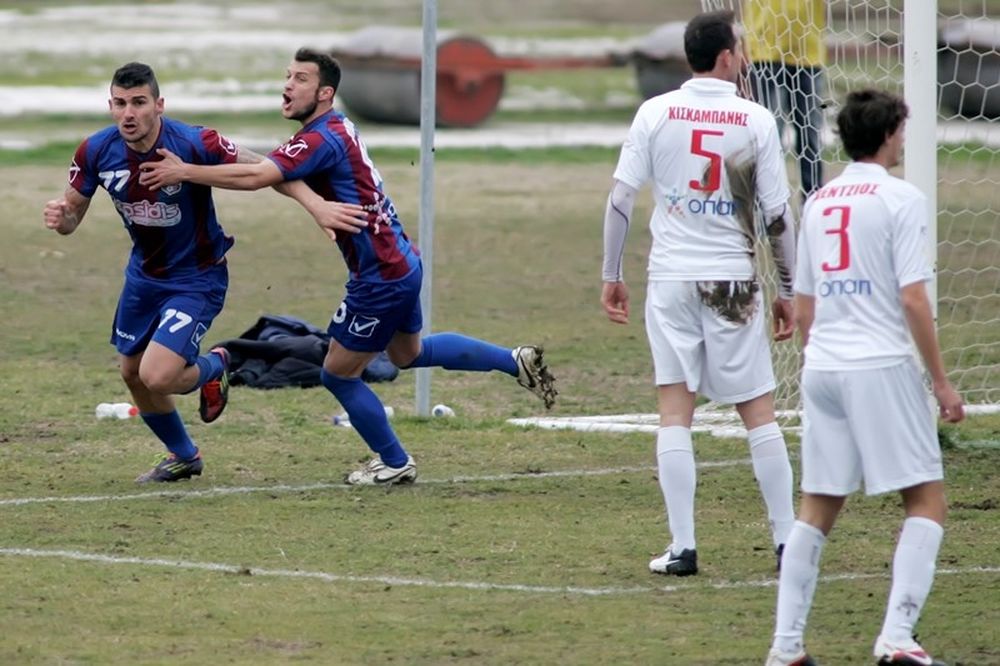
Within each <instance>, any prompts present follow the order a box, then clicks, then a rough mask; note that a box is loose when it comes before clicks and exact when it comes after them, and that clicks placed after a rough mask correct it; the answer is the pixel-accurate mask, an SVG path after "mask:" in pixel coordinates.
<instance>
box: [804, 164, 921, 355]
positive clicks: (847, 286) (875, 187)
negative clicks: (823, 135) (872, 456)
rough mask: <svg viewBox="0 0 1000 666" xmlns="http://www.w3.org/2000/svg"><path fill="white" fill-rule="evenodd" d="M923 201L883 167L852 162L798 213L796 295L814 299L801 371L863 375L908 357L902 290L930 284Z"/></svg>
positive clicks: (908, 186) (907, 184)
mask: <svg viewBox="0 0 1000 666" xmlns="http://www.w3.org/2000/svg"><path fill="white" fill-rule="evenodd" d="M926 204H927V200H926V198H925V197H924V195H923V194H922V193H921V192H920V190H918V189H917V188H916V187H914V186H913V185H911V184H909V183H907V182H906V181H904V180H900V179H899V178H895V177H894V176H891V175H890V174H889V172H888V171H886V170H885V169H884V168H883V167H882V166H880V165H878V164H873V163H860V162H854V163H852V164H850V165H849V166H848V167H847V168H846V169H844V172H843V173H842V174H841V175H840V176H839V177H838V178H836V179H834V180H832V181H831V182H829V183H828V184H827V185H826V186H824V187H822V188H820V189H819V190H817V191H816V192H814V193H813V195H812V196H811V197H809V200H808V201H807V202H806V205H805V209H804V211H803V214H802V223H801V231H800V234H799V244H798V266H797V270H796V275H795V291H797V292H799V293H801V294H805V295H808V296H813V297H815V299H816V311H815V319H814V320H813V324H812V328H811V329H810V332H809V344H808V345H806V350H805V368H807V369H812V370H862V369H872V368H881V367H887V366H890V365H894V364H896V363H899V362H901V361H903V360H905V359H907V358H912V356H913V348H912V345H911V344H910V336H909V328H908V326H907V324H906V320H905V315H904V313H903V308H902V304H901V301H900V289H901V288H902V287H905V286H906V285H908V284H912V283H915V282H920V281H927V280H929V279H931V277H932V272H931V266H930V262H929V261H928V259H927V256H926V238H927V208H926Z"/></svg>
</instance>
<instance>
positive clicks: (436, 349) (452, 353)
mask: <svg viewBox="0 0 1000 666" xmlns="http://www.w3.org/2000/svg"><path fill="white" fill-rule="evenodd" d="M420 342H421V349H420V355H419V356H417V357H416V358H415V359H413V363H411V364H410V365H409V366H408V367H410V368H428V367H432V366H433V367H441V368H444V369H445V370H473V371H476V372H489V371H490V370H500V371H501V372H506V373H507V374H508V375H511V376H513V377H517V363H516V362H515V361H514V357H513V356H511V350H510V349H507V348H506V347H499V346H497V345H494V344H491V343H489V342H486V341H484V340H478V339H476V338H470V337H468V336H466V335H461V334H459V333H435V334H434V335H428V336H427V337H426V338H424V339H423V340H421V341H420Z"/></svg>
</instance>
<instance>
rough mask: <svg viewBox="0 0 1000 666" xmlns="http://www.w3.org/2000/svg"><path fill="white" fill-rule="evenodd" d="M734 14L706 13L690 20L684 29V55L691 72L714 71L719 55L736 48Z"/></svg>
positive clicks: (726, 12) (725, 12) (729, 12)
mask: <svg viewBox="0 0 1000 666" xmlns="http://www.w3.org/2000/svg"><path fill="white" fill-rule="evenodd" d="M734 22H735V14H734V13H733V12H732V11H730V10H728V9H724V10H720V11H717V12H706V13H704V14H698V15H697V16H695V17H694V18H693V19H691V20H690V21H689V22H688V24H687V27H686V28H685V29H684V55H686V56H687V61H688V65H690V66H691V71H692V72H694V73H696V74H699V73H701V72H710V71H712V70H713V69H715V61H716V60H718V58H719V54H720V53H722V52H723V51H726V50H733V49H734V48H736V41H737V40H736V30H735V29H734V26H733V24H734Z"/></svg>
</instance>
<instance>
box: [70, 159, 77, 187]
mask: <svg viewBox="0 0 1000 666" xmlns="http://www.w3.org/2000/svg"><path fill="white" fill-rule="evenodd" d="M78 175H80V165H79V164H77V163H76V160H73V163H72V164H70V165H69V182H71V183H72V182H73V181H74V180H76V177H77V176H78Z"/></svg>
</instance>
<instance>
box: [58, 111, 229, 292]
mask: <svg viewBox="0 0 1000 666" xmlns="http://www.w3.org/2000/svg"><path fill="white" fill-rule="evenodd" d="M161 120H162V123H161V127H160V136H159V137H158V138H157V139H156V144H155V145H154V146H153V148H152V149H151V150H150V151H149V152H148V153H142V154H140V153H137V152H135V151H134V150H132V149H131V148H129V147H128V146H127V145H126V144H125V140H124V139H122V137H121V135H120V134H119V132H118V128H117V127H116V126H114V125H112V126H110V127H106V128H104V129H103V130H101V131H99V132H96V133H95V134H92V135H91V136H90V137H88V138H87V139H86V140H84V142H83V143H81V144H80V147H79V148H77V149H76V154H75V155H74V157H73V163H72V164H71V165H70V168H69V183H70V185H71V186H72V187H73V188H74V189H75V190H76V191H77V192H79V193H80V194H82V195H83V196H85V197H87V198H90V197H92V196H93V195H94V192H96V191H97V188H98V187H103V188H104V189H105V190H107V191H108V194H110V195H111V199H112V201H113V202H114V205H115V209H116V210H117V211H118V214H119V215H120V216H121V218H122V221H123V222H124V223H125V228H126V229H127V230H128V233H129V235H130V236H131V237H132V253H131V256H130V257H129V265H128V269H129V270H133V271H139V273H140V274H141V275H144V276H146V277H152V278H156V279H161V280H164V279H167V280H173V279H183V278H188V277H193V276H195V275H197V274H198V273H200V272H201V271H204V270H205V269H207V268H209V267H211V266H212V265H214V264H216V263H217V262H218V261H219V260H220V259H222V257H223V256H225V254H226V252H227V251H228V250H229V248H231V247H232V246H233V242H234V241H233V238H232V237H231V236H227V235H226V233H225V231H223V229H222V227H221V226H220V225H219V220H218V219H217V218H216V216H215V204H214V203H213V201H212V189H211V188H210V187H206V186H204V185H195V184H193V183H181V184H179V185H172V186H169V187H164V188H162V189H160V190H158V191H155V192H154V191H151V190H149V189H148V188H146V187H144V186H142V185H140V184H139V173H140V172H139V165H140V164H142V163H143V162H147V161H159V160H160V159H161V157H160V156H159V155H157V153H156V150H157V149H158V148H167V149H169V150H170V151H171V152H173V153H174V154H176V155H177V156H178V157H180V159H182V160H184V161H185V162H189V163H192V164H209V165H214V164H231V163H233V162H235V161H236V156H237V153H238V149H237V147H236V145H235V144H233V143H232V142H231V141H229V140H228V139H226V138H225V137H224V136H222V135H221V134H219V133H217V132H216V131H215V130H213V129H208V128H205V127H194V126H191V125H187V124H185V123H182V122H179V121H177V120H172V119H170V118H166V117H161Z"/></svg>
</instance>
